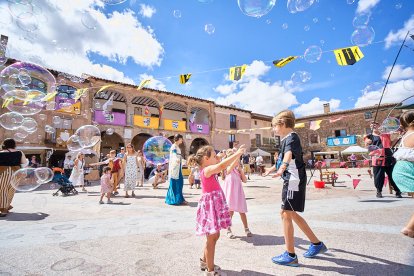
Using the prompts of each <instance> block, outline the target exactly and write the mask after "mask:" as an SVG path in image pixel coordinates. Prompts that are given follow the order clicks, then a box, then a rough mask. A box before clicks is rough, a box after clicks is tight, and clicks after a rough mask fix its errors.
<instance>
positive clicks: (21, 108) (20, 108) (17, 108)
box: [6, 93, 44, 116]
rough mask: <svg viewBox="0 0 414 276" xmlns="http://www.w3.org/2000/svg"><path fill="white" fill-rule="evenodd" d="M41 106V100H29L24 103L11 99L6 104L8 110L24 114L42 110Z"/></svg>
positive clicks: (32, 113)
mask: <svg viewBox="0 0 414 276" xmlns="http://www.w3.org/2000/svg"><path fill="white" fill-rule="evenodd" d="M6 94H8V93H6ZM43 107H44V105H43V104H42V103H41V102H31V103H28V104H26V105H24V102H22V101H19V100H13V101H12V102H10V103H9V104H8V105H7V109H8V110H10V111H13V112H17V113H20V114H22V115H24V116H28V115H34V114H37V113H39V112H40V111H42V110H43Z"/></svg>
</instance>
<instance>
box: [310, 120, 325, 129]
mask: <svg viewBox="0 0 414 276" xmlns="http://www.w3.org/2000/svg"><path fill="white" fill-rule="evenodd" d="M321 123H322V120H317V121H311V122H310V126H309V129H311V130H318V129H320V128H321Z"/></svg>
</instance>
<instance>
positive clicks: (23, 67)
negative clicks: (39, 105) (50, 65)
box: [0, 62, 56, 93]
mask: <svg viewBox="0 0 414 276" xmlns="http://www.w3.org/2000/svg"><path fill="white" fill-rule="evenodd" d="M22 80H23V82H22ZM29 80H30V82H29ZM3 84H8V85H11V86H13V87H14V88H22V87H26V89H25V90H27V89H36V90H39V91H42V92H44V93H53V92H54V91H55V90H56V79H55V77H54V76H53V75H52V74H51V73H50V72H49V71H48V70H46V69H45V68H43V67H42V66H40V65H37V64H34V63H28V62H16V63H13V64H11V65H9V66H7V67H6V68H4V69H3V70H2V71H1V72H0V85H2V86H3Z"/></svg>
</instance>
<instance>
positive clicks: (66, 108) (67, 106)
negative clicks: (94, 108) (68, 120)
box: [55, 96, 81, 115]
mask: <svg viewBox="0 0 414 276" xmlns="http://www.w3.org/2000/svg"><path fill="white" fill-rule="evenodd" d="M55 110H56V111H58V112H62V113H68V114H76V115H80V114H81V102H80V101H75V100H74V99H68V98H65V97H60V96H56V97H55Z"/></svg>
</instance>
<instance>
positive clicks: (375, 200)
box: [359, 199, 398, 203]
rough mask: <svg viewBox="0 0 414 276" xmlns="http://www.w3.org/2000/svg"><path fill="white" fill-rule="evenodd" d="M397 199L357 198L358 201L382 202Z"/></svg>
mask: <svg viewBox="0 0 414 276" xmlns="http://www.w3.org/2000/svg"><path fill="white" fill-rule="evenodd" d="M395 201H398V200H395V199H367V200H359V202H383V203H391V202H395Z"/></svg>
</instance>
